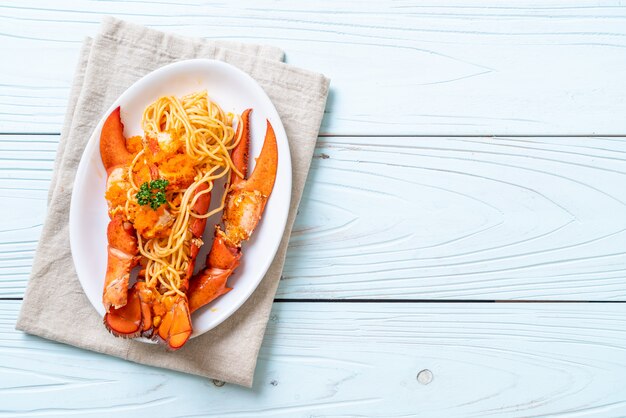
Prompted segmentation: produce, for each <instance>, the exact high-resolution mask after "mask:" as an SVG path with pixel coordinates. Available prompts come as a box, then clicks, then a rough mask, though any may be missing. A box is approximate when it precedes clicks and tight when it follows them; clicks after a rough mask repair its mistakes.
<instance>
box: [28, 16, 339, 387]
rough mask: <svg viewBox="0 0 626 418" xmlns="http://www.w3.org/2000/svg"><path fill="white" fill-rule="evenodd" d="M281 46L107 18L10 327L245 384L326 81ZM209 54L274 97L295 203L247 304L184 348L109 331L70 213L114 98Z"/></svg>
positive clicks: (85, 60) (85, 56)
mask: <svg viewBox="0 0 626 418" xmlns="http://www.w3.org/2000/svg"><path fill="white" fill-rule="evenodd" d="M282 57H283V53H282V51H280V50H278V49H276V48H273V47H266V46H259V45H249V44H239V43H235V42H228V41H207V40H200V39H187V38H183V37H179V36H175V35H171V34H165V33H161V32H158V31H155V30H151V29H147V28H144V27H141V26H137V25H133V24H129V23H127V22H123V21H120V20H116V19H113V18H105V20H104V21H103V24H102V28H101V32H100V34H99V35H98V36H97V37H96V38H95V39H93V40H91V39H87V40H86V41H85V44H84V47H83V49H82V52H81V55H80V60H79V64H78V69H77V72H76V78H75V81H74V86H73V88H72V91H71V95H70V100H69V104H68V110H67V116H66V119H65V125H64V127H63V131H62V134H61V140H60V143H59V149H58V154H57V159H56V164H55V166H56V167H55V171H54V177H53V179H52V184H51V187H50V194H49V207H48V215H47V218H46V221H45V224H44V227H43V231H42V234H41V239H40V241H39V246H38V248H37V253H36V255H35V260H34V263H33V270H32V274H31V278H30V281H29V283H28V288H27V290H26V294H25V296H24V302H23V304H22V309H21V312H20V315H19V318H18V321H17V325H16V328H17V329H19V330H22V331H25V332H27V333H29V334H34V335H39V336H41V337H44V338H48V339H51V340H55V341H60V342H62V343H66V344H71V345H74V346H77V347H81V348H85V349H88V350H93V351H97V352H100V353H105V354H110V355H113V356H117V357H121V358H124V359H127V360H131V361H134V362H137V363H143V364H147V365H151V366H156V367H163V368H167V369H173V370H178V371H182V372H186V373H192V374H197V375H200V376H205V377H210V378H214V379H219V380H223V381H226V382H231V383H236V384H239V385H243V386H248V387H250V386H251V385H252V378H253V374H254V368H255V366H256V360H257V355H258V351H259V348H260V346H261V342H262V340H263V334H264V332H265V327H266V325H267V321H268V317H269V313H270V309H271V307H272V301H273V298H274V295H275V293H276V288H277V287H278V282H279V279H280V274H281V271H282V268H283V264H284V260H285V253H286V251H287V243H288V241H289V235H290V232H291V228H292V226H293V222H294V219H295V216H296V210H297V207H298V204H299V202H300V197H301V195H302V189H303V187H304V182H305V179H306V176H307V173H308V170H309V165H310V162H311V158H312V155H313V150H314V147H315V142H316V139H317V134H318V130H319V127H320V123H321V120H322V116H323V114H324V107H325V103H326V97H327V94H328V85H329V80H328V79H327V78H325V77H324V76H323V75H321V74H316V73H312V72H309V71H305V70H301V69H298V68H294V67H292V66H289V65H286V64H284V63H282V62H280V60H281V59H282ZM190 58H215V59H219V60H223V61H225V62H228V63H230V64H232V65H235V66H237V67H239V68H240V69H242V70H243V71H245V72H247V73H248V74H250V75H251V76H252V77H253V78H254V79H255V80H256V81H257V82H258V83H259V84H260V85H261V86H262V87H263V89H264V90H265V91H266V93H267V94H268V95H269V97H270V98H271V99H272V102H273V103H274V106H275V107H276V109H277V110H278V113H279V114H280V117H281V120H282V122H283V124H284V126H285V130H286V132H287V137H288V138H289V145H290V148H291V160H292V165H293V186H292V198H291V208H290V212H289V218H288V220H287V227H286V228H285V233H284V236H283V240H282V242H281V245H280V247H279V249H278V252H277V254H276V257H275V259H274V262H273V263H272V265H271V267H270V269H269V270H268V272H267V274H266V275H265V278H264V279H263V281H262V282H261V284H260V285H259V287H258V288H257V290H256V291H255V292H254V294H253V295H252V296H251V297H250V298H249V299H248V301H247V302H246V303H245V304H244V305H243V306H242V307H241V308H240V309H239V310H238V311H237V312H236V313H235V314H234V315H232V316H231V317H230V318H228V319H227V320H226V321H225V322H223V323H222V324H221V325H220V326H218V327H217V328H215V329H213V330H211V331H210V332H207V333H206V334H204V335H202V336H200V337H197V338H194V339H193V340H190V341H189V342H188V343H187V344H186V345H185V346H184V347H183V348H182V349H180V350H178V351H176V352H167V351H166V350H165V349H164V348H163V347H161V346H157V345H152V344H145V343H141V342H137V341H132V340H123V339H120V338H115V337H113V336H111V335H110V334H109V333H108V332H107V331H106V330H105V328H104V326H103V325H102V318H101V317H100V316H99V315H98V313H97V312H96V310H95V309H94V308H93V306H92V305H91V304H90V303H89V301H88V300H87V297H86V296H85V294H84V293H83V290H82V287H81V285H80V283H79V281H78V277H77V276H76V273H75V270H74V264H73V262H72V257H71V253H70V246H69V232H68V230H69V228H68V216H69V205H70V198H71V194H72V185H73V181H74V176H75V174H76V168H77V166H78V162H79V160H80V157H81V155H82V152H83V149H84V147H85V143H86V141H87V139H88V138H89V137H90V135H91V133H92V132H93V129H94V127H95V125H96V124H97V122H98V121H99V119H100V118H101V117H102V115H103V113H104V112H105V111H106V109H107V108H108V107H109V106H110V105H111V103H112V102H113V101H114V100H115V99H116V98H117V97H118V96H119V95H120V94H121V93H122V92H123V91H124V90H125V89H126V88H128V87H129V86H130V85H131V84H132V83H133V82H135V81H136V80H137V79H139V78H141V77H142V76H144V75H145V74H147V73H148V72H150V71H153V70H155V69H157V68H159V67H161V66H163V65H165V64H168V63H171V62H174V61H179V60H183V59H190Z"/></svg>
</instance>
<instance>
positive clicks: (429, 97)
mask: <svg viewBox="0 0 626 418" xmlns="http://www.w3.org/2000/svg"><path fill="white" fill-rule="evenodd" d="M268 10H271V12H268ZM104 14H114V15H116V16H119V17H121V18H124V19H128V20H130V21H133V22H137V23H140V24H144V25H148V26H151V27H154V28H157V29H162V30H167V31H172V32H177V33H180V34H185V35H188V36H196V37H209V38H224V39H233V40H240V41H248V42H262V43H267V44H273V45H276V46H279V47H281V48H283V49H284V50H285V51H286V52H287V62H288V63H290V64H294V65H297V66H300V67H303V68H307V69H310V70H314V71H319V72H322V73H324V74H326V75H327V76H329V77H330V78H331V79H332V91H331V95H330V98H329V102H328V106H327V115H326V118H325V120H324V123H323V126H322V132H323V133H326V134H344V135H345V134H351V135H352V134H366V135H372V134H385V135H390V134H398V135H399V134H409V135H421V134H443V135H451V134H461V135H467V134H486V135H494V134H509V135H510V134H541V135H543V134H558V135H565V134H577V135H578V134H585V135H590V134H618V135H620V134H626V118H623V117H620V116H618V115H624V114H626V100H624V97H626V83H624V82H623V74H624V73H626V54H624V48H625V47H626V43H625V39H626V8H625V6H623V5H618V4H617V3H615V2H614V1H608V0H604V1H596V0H593V1H592V0H581V1H577V2H575V4H571V5H564V4H563V3H562V2H560V1H556V0H552V1H545V2H532V1H527V0H516V1H514V2H511V1H502V0H488V1H481V2H480V4H479V3H476V2H471V1H468V0H456V1H434V2H430V3H429V4H417V5H416V4H414V2H409V1H391V0H388V1H377V2H359V1H354V2H353V1H331V0H324V1H316V2H290V3H285V2H281V1H278V0H263V1H215V2H210V3H207V2H202V1H199V0H198V1H196V0H189V1H186V2H184V3H174V4H171V3H170V2H162V1H154V2H148V1H133V2H121V1H113V0H110V1H98V2H93V1H87V0H72V1H70V0H62V1H56V2H54V3H50V4H45V5H44V4H42V3H41V2H37V1H35V0H28V1H25V0H21V1H19V2H18V1H12V2H11V1H10V2H4V3H3V4H1V5H0V28H1V29H0V54H1V55H2V56H3V57H7V59H3V60H1V61H0V80H2V81H1V82H0V132H51V133H55V132H59V130H60V126H61V123H62V119H63V114H64V111H65V104H66V99H67V95H68V91H69V87H70V83H71V79H72V75H73V74H72V73H73V71H74V62H75V61H76V59H77V54H78V51H79V46H80V42H81V41H82V40H83V39H84V37H85V36H88V35H91V36H93V35H95V34H96V32H97V27H98V23H99V21H100V19H101V16H102V15H104ZM172 17H174V18H172Z"/></svg>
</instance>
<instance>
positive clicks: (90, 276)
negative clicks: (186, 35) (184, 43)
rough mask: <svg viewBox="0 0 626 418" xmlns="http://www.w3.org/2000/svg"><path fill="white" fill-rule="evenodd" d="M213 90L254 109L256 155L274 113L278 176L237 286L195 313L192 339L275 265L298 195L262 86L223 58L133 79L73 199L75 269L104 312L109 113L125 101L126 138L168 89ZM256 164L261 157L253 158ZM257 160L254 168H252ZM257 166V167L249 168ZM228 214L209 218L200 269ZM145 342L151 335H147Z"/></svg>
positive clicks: (230, 103) (230, 107)
mask: <svg viewBox="0 0 626 418" xmlns="http://www.w3.org/2000/svg"><path fill="white" fill-rule="evenodd" d="M204 89H206V90H207V92H208V94H209V97H210V98H211V99H212V100H213V101H215V102H217V103H218V104H219V105H220V106H221V107H222V109H224V111H225V112H233V113H237V114H241V112H243V111H244V110H245V109H247V108H252V109H253V111H252V113H251V117H250V122H251V123H250V128H251V132H250V155H251V156H255V157H256V156H258V154H259V152H260V151H261V147H262V145H263V140H264V138H265V120H266V119H269V121H270V122H271V124H272V126H273V128H274V131H275V132H276V139H277V142H278V170H277V174H276V183H275V184H274V190H273V192H272V195H271V196H270V199H269V201H268V203H267V206H266V207H265V212H264V214H263V218H262V220H261V221H260V222H259V224H258V226H257V228H256V230H255V231H254V234H253V235H252V238H251V239H250V241H248V242H247V243H246V244H244V247H243V256H242V258H241V264H240V266H239V268H238V269H237V270H236V271H235V272H234V274H233V275H232V276H231V277H230V279H229V280H228V285H229V286H230V287H232V288H233V290H231V291H230V292H229V293H227V294H226V295H224V296H221V297H219V298H218V299H216V300H215V301H213V302H212V303H210V304H208V305H207V306H205V307H203V308H201V309H199V310H198V311H196V312H194V314H193V315H192V322H193V329H194V331H193V334H192V336H191V337H192V338H193V337H195V336H198V335H201V334H203V333H205V332H207V331H208V330H210V329H212V328H214V327H216V326H217V325H219V324H220V323H221V322H223V321H224V320H225V319H226V318H228V317H229V316H230V315H231V314H232V313H233V312H235V311H236V310H237V309H238V308H239V307H240V306H241V305H242V304H243V303H244V302H245V301H246V299H248V297H249V296H250V295H251V294H252V292H253V291H254V289H256V287H257V285H258V284H259V283H260V281H261V279H262V278H263V276H264V275H265V272H266V271H267V269H268V268H269V266H270V264H271V262H272V260H273V259H274V255H275V254H276V251H277V250H278V246H279V244H280V241H281V239H282V236H283V231H284V229H285V224H286V222H287V215H288V212H289V203H290V200H291V156H290V153H289V143H288V141H287V135H286V134H285V129H284V128H283V125H282V123H281V121H280V117H279V116H278V113H277V112H276V109H275V108H274V105H273V104H272V102H271V101H270V99H269V97H267V95H266V94H265V92H264V91H263V89H262V88H261V87H260V86H259V85H258V84H257V83H256V81H254V80H253V79H252V77H250V76H249V75H247V74H246V73H244V72H243V71H241V70H239V69H237V68H235V67H233V66H232V65H229V64H226V63H224V62H221V61H215V60H206V59H195V60H188V61H180V62H176V63H173V64H170V65H166V66H165V67H162V68H160V69H158V70H156V71H154V72H152V73H150V74H148V75H146V76H145V77H143V78H142V79H140V80H139V81H137V82H136V83H135V84H133V85H132V86H131V87H130V88H129V89H128V90H126V91H125V92H124V93H123V94H122V95H121V96H120V97H119V98H118V99H117V100H116V101H115V102H114V103H113V105H111V107H110V108H109V109H108V110H107V111H106V113H105V114H104V115H103V116H102V119H101V120H100V122H99V123H98V125H97V126H96V128H95V130H94V132H93V134H92V135H91V138H90V139H89V142H88V143H87V147H86V148H85V151H84V153H83V156H82V158H81V160H80V164H79V165H78V171H77V173H76V179H75V182H74V190H73V192H72V202H71V205H70V223H69V226H70V246H71V249H72V257H73V259H74V265H75V266H76V273H77V274H78V278H79V280H80V283H81V285H82V286H83V290H84V291H85V294H86V295H87V297H88V298H89V301H90V302H91V304H92V305H93V306H94V308H96V310H97V311H98V313H99V314H100V315H102V316H104V307H103V306H102V287H103V284H104V275H105V272H106V264H107V256H106V255H107V239H106V227H107V224H108V222H109V217H108V214H107V203H106V200H105V199H104V192H105V185H106V171H105V170H104V166H103V165H102V161H101V159H100V149H99V148H100V147H99V141H100V131H101V129H102V124H103V123H104V120H105V119H106V117H107V116H108V115H109V114H110V113H111V112H112V111H113V109H115V108H116V107H117V106H121V115H122V122H123V123H124V134H125V135H126V137H130V136H133V135H142V134H143V131H142V129H141V116H142V114H143V111H144V109H145V108H146V107H147V106H148V105H149V104H150V103H152V102H154V101H155V100H157V99H158V98H159V97H161V96H168V95H174V96H178V97H180V96H183V95H186V94H189V93H193V92H196V91H199V90H204ZM250 164H251V165H252V166H254V158H250ZM252 168H253V167H250V169H252ZM249 172H251V171H249ZM222 185H223V183H216V184H215V187H214V189H213V190H214V192H213V195H212V199H211V201H212V204H211V207H215V205H216V204H217V202H219V200H220V197H221V193H222V190H223V186H222ZM220 216H221V214H217V215H215V216H213V217H211V218H209V220H208V222H207V228H206V230H205V234H204V237H203V240H204V242H205V245H204V246H203V251H201V252H200V254H199V255H198V262H197V265H196V271H197V270H199V269H200V268H202V267H204V261H205V256H206V253H207V251H208V249H209V248H210V244H211V242H212V239H213V225H214V224H215V223H218V222H219V220H220ZM143 340H144V341H149V340H146V339H143Z"/></svg>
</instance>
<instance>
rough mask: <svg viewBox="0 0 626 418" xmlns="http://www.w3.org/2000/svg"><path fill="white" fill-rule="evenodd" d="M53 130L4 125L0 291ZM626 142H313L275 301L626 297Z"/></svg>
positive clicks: (11, 268)
mask: <svg viewBox="0 0 626 418" xmlns="http://www.w3.org/2000/svg"><path fill="white" fill-rule="evenodd" d="M56 139H57V137H56V136H40V135H37V136H23V135H19V136H18V135H12V136H11V135H5V136H2V135H0V194H1V195H2V196H3V197H4V198H5V202H8V203H10V204H5V205H2V206H0V297H3V296H4V297H19V296H21V295H22V294H23V291H24V288H25V286H26V280H27V279H28V274H29V272H30V267H31V265H32V257H33V255H34V250H35V248H36V242H37V240H38V238H39V234H40V229H41V225H42V223H43V221H44V216H45V210H46V196H47V190H46V189H47V187H48V182H49V178H50V176H51V174H52V171H51V168H52V161H53V157H54V149H55V143H54V141H56ZM624 184H626V138H542V137H538V138H425V137H424V138H391V137H387V138H353V137H336V138H321V139H320V140H319V142H318V147H317V150H316V156H315V158H314V160H313V165H312V168H311V172H310V175H309V179H308V184H307V187H306V190H305V193H304V197H303V200H302V203H301V206H300V212H299V215H298V218H297V221H296V226H295V229H294V232H293V234H292V237H291V241H290V247H289V252H288V255H287V261H286V264H285V269H284V272H283V280H282V282H281V286H280V287H279V292H278V296H279V297H281V298H322V299H325V298H373V299H500V300H509V299H541V300H626V280H624V279H625V275H626V204H625V202H626V188H625V187H624Z"/></svg>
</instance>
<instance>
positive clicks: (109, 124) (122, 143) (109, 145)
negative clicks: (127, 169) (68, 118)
mask: <svg viewBox="0 0 626 418" xmlns="http://www.w3.org/2000/svg"><path fill="white" fill-rule="evenodd" d="M100 156H101V158H102V164H104V169H105V170H106V171H107V172H108V171H109V170H110V169H111V168H113V167H116V166H119V165H127V164H130V163H131V162H132V160H133V155H132V154H131V153H130V152H128V148H126V138H124V124H123V123H122V119H121V117H120V108H119V106H118V107H117V108H116V109H115V110H114V111H113V112H111V114H110V115H109V117H108V118H107V119H106V120H105V121H104V125H102V132H101V134H100Z"/></svg>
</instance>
